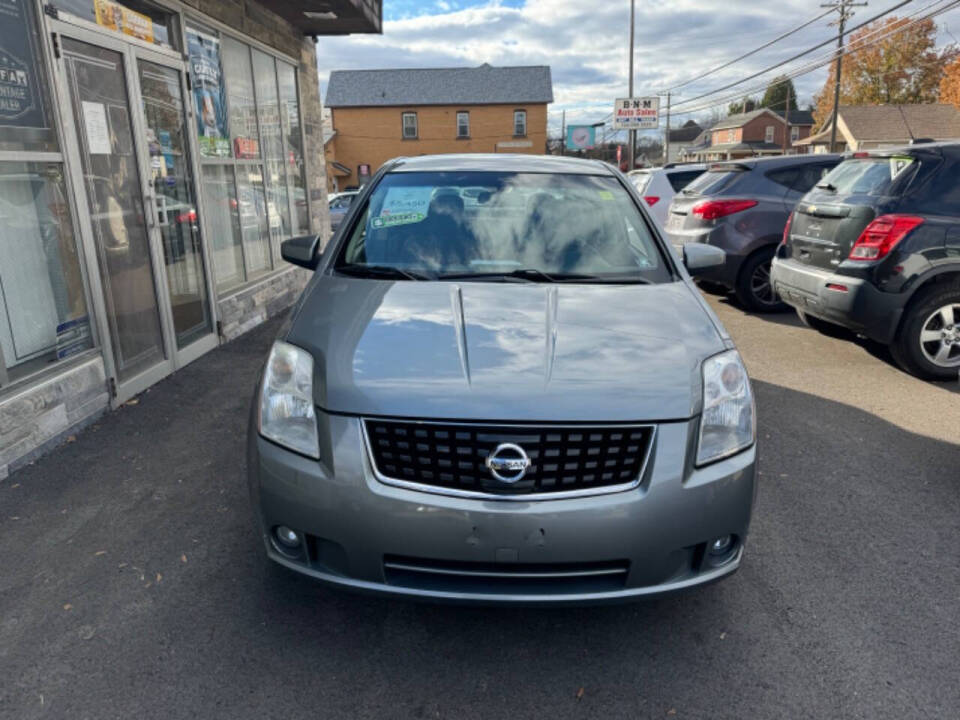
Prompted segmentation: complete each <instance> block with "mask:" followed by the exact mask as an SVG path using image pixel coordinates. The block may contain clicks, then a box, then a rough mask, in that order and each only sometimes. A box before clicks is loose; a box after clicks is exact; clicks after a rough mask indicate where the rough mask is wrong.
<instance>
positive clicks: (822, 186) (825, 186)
mask: <svg viewBox="0 0 960 720" xmlns="http://www.w3.org/2000/svg"><path fill="white" fill-rule="evenodd" d="M817 190H829V191H830V192H833V193H835V192H836V191H837V186H836V185H834V184H833V183H828V182H825V183H817Z"/></svg>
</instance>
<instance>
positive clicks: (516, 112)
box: [513, 108, 529, 138]
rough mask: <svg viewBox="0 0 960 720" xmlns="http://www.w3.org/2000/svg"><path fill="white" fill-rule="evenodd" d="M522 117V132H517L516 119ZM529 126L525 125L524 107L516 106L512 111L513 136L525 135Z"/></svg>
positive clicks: (523, 136) (525, 114)
mask: <svg viewBox="0 0 960 720" xmlns="http://www.w3.org/2000/svg"><path fill="white" fill-rule="evenodd" d="M521 117H522V118H523V132H522V133H518V132H517V119H518V118H521ZM528 130H529V128H528V127H527V110H526V108H516V109H515V110H514V111H513V136H514V137H516V138H521V137H522V138H525V137H527V132H528Z"/></svg>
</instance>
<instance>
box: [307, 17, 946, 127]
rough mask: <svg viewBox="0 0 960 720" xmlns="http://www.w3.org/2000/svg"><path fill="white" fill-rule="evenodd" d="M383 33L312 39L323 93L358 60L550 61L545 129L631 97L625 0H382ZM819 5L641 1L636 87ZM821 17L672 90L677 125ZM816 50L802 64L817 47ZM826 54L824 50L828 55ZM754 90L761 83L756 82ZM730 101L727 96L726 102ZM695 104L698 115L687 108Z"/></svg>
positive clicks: (787, 25)
mask: <svg viewBox="0 0 960 720" xmlns="http://www.w3.org/2000/svg"><path fill="white" fill-rule="evenodd" d="M930 2H931V0H914V2H912V3H911V4H910V5H907V6H905V7H904V8H902V9H901V10H900V11H899V13H895V14H901V15H902V14H905V13H909V12H916V11H917V10H919V9H921V8H923V7H924V6H926V5H928V4H929V3H930ZM894 4H896V0H873V2H871V3H870V6H869V7H866V8H858V9H857V15H856V16H855V17H854V19H853V21H852V23H853V24H856V23H857V22H859V21H861V20H864V19H867V18H869V17H872V16H873V15H875V14H878V13H879V12H881V11H882V10H885V9H887V8H889V7H891V6H892V5H894ZM383 6H384V9H383V13H384V24H383V35H350V36H345V37H321V38H320V42H319V44H318V46H317V56H318V57H317V62H318V67H319V70H320V83H321V91H322V93H324V94H325V93H326V83H327V78H328V77H329V73H330V71H331V70H353V69H366V68H422V67H475V66H478V65H481V64H483V63H485V62H486V63H490V64H491V65H495V66H496V65H549V66H550V67H551V69H552V75H553V91H554V100H555V102H554V103H553V104H552V105H551V106H550V118H549V130H550V132H551V134H559V129H560V123H561V113H562V111H566V120H567V123H568V124H570V123H574V124H579V123H586V124H589V123H593V122H599V121H601V120H603V119H604V118H605V117H606V116H608V115H609V114H610V112H611V111H612V108H613V101H614V100H615V99H616V98H617V97H626V96H627V87H628V76H629V72H628V56H629V51H628V48H629V29H630V2H629V0H593V1H592V2H589V1H586V0H384V1H383ZM821 12H823V10H822V9H821V8H820V3H819V2H818V1H817V0H778V1H777V2H773V3H758V2H756V0H672V1H671V2H652V1H651V0H637V3H636V25H635V28H636V30H635V34H636V38H635V52H634V87H635V90H634V95H637V96H642V95H654V94H657V92H658V91H661V90H663V89H665V88H668V87H674V86H677V85H680V84H681V83H685V82H686V81H688V80H690V79H692V78H694V77H695V76H697V75H699V74H701V73H703V72H705V71H707V70H709V69H711V68H714V67H716V66H718V65H721V64H723V63H725V62H726V61H728V60H731V59H733V58H735V57H737V56H738V55H741V54H743V53H745V52H747V51H748V50H752V49H753V48H755V47H758V46H760V45H762V44H764V43H765V42H767V41H768V40H772V39H774V38H775V37H777V36H778V35H780V34H782V33H784V32H787V31H788V30H791V29H793V28H795V27H797V26H798V25H801V24H802V23H804V22H806V21H808V20H811V19H813V18H814V17H815V16H817V15H819V14H820V13H821ZM832 19H833V18H832V17H831V16H827V17H824V18H821V19H820V20H818V21H816V22H814V23H813V24H811V25H810V26H809V27H807V28H805V29H803V30H801V31H800V32H798V33H796V34H794V35H791V36H790V37H789V38H786V39H784V40H782V41H780V42H777V43H776V44H774V45H773V46H772V47H770V48H769V49H767V50H764V51H762V52H760V53H757V54H756V55H754V56H752V57H750V58H748V59H746V60H744V61H742V62H738V63H736V64H734V65H732V66H731V67H730V68H728V69H726V70H722V71H720V72H717V73H715V74H712V75H710V76H709V77H706V78H703V79H702V80H697V81H694V82H691V83H689V84H684V85H683V87H681V88H679V89H678V91H677V93H676V94H675V95H674V96H673V101H672V102H673V103H674V107H673V111H674V112H673V119H672V121H671V126H673V127H675V126H676V125H677V124H681V123H683V122H684V121H686V120H687V119H690V118H694V119H703V118H704V117H705V116H706V115H708V114H709V110H698V108H701V107H702V106H703V105H704V104H705V103H708V102H711V101H712V100H716V99H717V98H720V99H726V100H727V101H728V100H729V98H727V96H729V95H732V94H734V93H739V92H742V91H745V90H756V92H754V93H752V94H756V95H759V94H761V93H762V86H763V85H764V84H765V81H767V80H769V79H770V78H771V77H773V76H774V75H776V73H777V71H773V72H771V73H768V74H766V75H762V76H760V77H758V78H757V79H755V80H752V81H750V82H747V83H745V84H744V85H741V86H737V87H734V88H732V89H731V90H728V91H725V92H724V93H722V94H720V95H719V96H716V97H714V98H708V99H706V100H698V99H697V96H699V95H701V94H703V93H705V92H708V91H711V90H714V89H716V88H719V87H722V86H724V85H727V84H728V83H732V82H734V81H736V80H739V79H740V78H743V77H745V76H747V75H751V74H753V73H754V72H757V71H759V70H762V69H764V68H766V67H768V66H770V65H773V64H774V63H777V62H780V61H781V60H784V59H786V58H788V57H790V56H791V55H794V54H796V53H798V52H800V51H802V50H805V49H807V48H808V47H811V46H813V45H816V44H817V43H819V42H822V41H825V40H828V39H830V38H835V37H836V28H835V27H834V26H831V25H830V24H829V23H830V22H831V20H832ZM937 22H938V25H939V26H940V35H941V36H943V37H944V38H945V39H944V40H943V41H944V42H946V41H949V40H951V35H950V32H949V31H951V30H952V31H953V33H955V34H957V35H960V12H958V11H956V10H955V11H952V12H948V13H946V14H945V15H942V16H941V17H940V18H938V20H937ZM829 51H830V48H829V47H824V48H823V49H822V50H819V51H816V52H814V53H812V54H811V55H810V56H808V58H807V59H805V60H803V61H796V62H794V63H793V64H791V65H788V66H787V69H789V68H791V67H798V66H799V65H800V64H802V63H803V62H808V61H809V59H810V58H815V57H821V56H825V55H824V54H825V53H829ZM825 57H826V56H825ZM825 78H826V70H825V69H821V70H817V71H815V72H812V73H810V74H807V75H804V76H802V77H799V78H797V79H796V80H794V83H795V85H796V88H797V94H798V96H799V99H800V104H801V107H804V106H806V104H807V103H809V102H810V101H811V99H812V96H813V94H814V93H815V92H816V91H818V90H819V89H820V87H821V86H822V85H823V82H824V80H825ZM758 88H759V89H758ZM725 107H726V102H724V103H723V108H724V109H725ZM692 110H698V112H695V113H692V114H691V113H690V111H692Z"/></svg>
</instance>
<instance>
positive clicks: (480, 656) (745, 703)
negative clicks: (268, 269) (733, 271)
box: [0, 297, 960, 720]
mask: <svg viewBox="0 0 960 720" xmlns="http://www.w3.org/2000/svg"><path fill="white" fill-rule="evenodd" d="M710 301H711V303H712V305H713V306H714V307H715V309H716V310H717V312H718V314H719V315H720V317H721V319H722V320H723V322H724V323H725V324H726V325H727V328H728V329H729V330H730V332H731V333H732V334H733V336H734V337H735V339H736V340H737V342H738V345H739V347H740V349H741V352H742V353H743V355H744V357H745V359H746V362H747V365H748V368H749V370H750V373H751V375H752V376H753V378H754V382H755V389H756V393H757V402H758V412H759V417H760V441H761V445H760V463H761V472H762V477H761V481H762V482H761V487H760V491H759V497H758V504H757V507H756V511H755V516H754V524H753V528H752V533H751V537H750V540H749V544H748V548H747V555H746V559H745V563H744V566H743V567H742V569H741V570H740V572H739V573H737V574H736V575H734V576H733V577H732V578H730V579H729V580H727V581H725V582H722V583H719V584H716V585H713V586H710V587H707V588H704V589H700V590H697V591H694V592H690V593H688V594H684V595H679V596H674V597H670V598H665V599H661V600H656V601H650V602H645V603H641V604H634V605H626V606H617V607H601V608H579V609H550V610H543V609H496V608H493V609H491V608H459V607H446V606H432V605H421V604H412V603H407V602H398V601H391V600H382V599H376V598H368V597H362V596H356V595H348V594H342V593H339V592H333V591H329V590H326V589H324V588H322V587H319V586H317V585H315V584H313V583H312V582H309V581H306V580H303V579H300V578H298V577H295V576H293V575H290V574H287V573H285V572H277V571H274V570H273V569H272V568H269V567H268V566H267V563H266V561H265V560H264V559H263V557H262V553H261V549H260V548H259V547H258V545H257V543H256V541H255V539H254V535H253V529H252V521H251V518H250V513H249V502H248V499H247V496H246V488H245V481H244V479H243V463H244V459H243V443H244V427H245V424H246V407H247V403H248V400H249V393H250V390H251V388H252V384H253V382H254V378H255V376H256V373H257V369H258V364H259V363H260V361H261V360H262V358H263V356H264V355H265V353H266V350H267V348H268V347H269V344H270V342H271V340H272V336H273V334H274V333H275V332H276V328H277V322H276V321H274V322H271V323H270V324H268V325H266V326H264V327H262V328H260V329H258V330H256V331H254V332H252V333H250V334H248V335H247V336H245V337H244V338H242V339H241V340H239V341H236V342H234V343H231V344H229V345H227V346H225V347H223V348H220V349H219V350H217V351H215V352H212V353H210V354H208V355H206V356H204V357H203V358H201V359H200V360H198V361H197V362H195V363H194V364H193V365H191V366H189V367H188V368H186V369H185V370H183V371H181V372H179V373H177V374H176V375H174V376H173V377H171V378H169V379H168V380H166V381H164V382H163V383H161V384H159V385H157V386H155V387H154V388H153V389H152V390H151V391H150V392H148V393H146V394H144V395H143V396H141V397H140V398H139V399H138V402H137V403H136V404H134V405H129V406H126V407H124V408H122V409H121V410H120V411H118V412H115V413H112V414H111V415H109V416H106V417H104V418H103V419H102V420H101V421H100V422H98V423H97V424H96V425H95V426H93V427H91V428H89V429H87V430H86V431H84V432H83V433H81V434H80V435H79V436H77V437H76V438H75V441H73V442H69V443H67V444H65V445H64V446H62V447H61V448H59V449H58V450H56V451H54V452H53V453H51V454H49V455H48V456H46V457H44V458H42V459H41V460H39V461H38V462H36V463H35V464H33V465H32V466H29V467H27V468H24V469H23V470H21V471H19V472H17V473H15V474H13V475H12V476H11V477H10V478H8V479H7V480H5V481H3V482H0V717H2V718H17V719H18V720H20V719H24V720H25V719H27V718H69V719H70V720H74V719H76V720H79V719H82V718H91V719H93V720H106V719H108V718H165V719H169V718H186V717H191V718H192V717H201V718H280V717H283V718H305V717H310V718H327V717H349V718H400V717H422V718H456V719H457V720H465V719H467V718H504V717H511V718H545V717H549V718H553V717H603V718H621V717H623V718H627V717H629V718H780V717H783V718H807V717H810V718H814V717H815V718H824V717H837V718H839V717H842V718H870V719H875V718H905V717H911V718H914V717H923V718H955V717H958V716H960V684H958V683H957V682H956V679H957V674H958V665H960V660H958V658H960V609H958V598H960V545H958V538H960V532H958V531H960V444H958V443H960V385H958V383H945V384H936V385H935V384H930V383H924V382H921V381H918V380H915V379H913V378H911V377H909V376H907V375H905V374H903V373H902V372H900V371H899V370H897V369H896V368H895V367H893V365H892V364H891V363H890V361H889V359H888V358H887V357H886V356H885V354H884V353H883V352H882V351H881V350H880V349H878V348H876V347H874V346H871V345H868V344H863V343H858V342H853V341H851V339H849V338H842V337H841V338H831V337H825V336H822V335H819V334H817V333H815V332H814V331H812V330H808V329H806V328H803V327H801V326H800V325H799V323H798V322H796V320H795V318H794V317H793V316H792V315H779V316H774V317H758V316H749V315H747V314H745V313H743V312H742V311H741V310H739V309H738V308H737V307H735V306H734V305H732V304H731V303H730V302H729V301H727V300H721V299H718V298H715V297H711V298H710Z"/></svg>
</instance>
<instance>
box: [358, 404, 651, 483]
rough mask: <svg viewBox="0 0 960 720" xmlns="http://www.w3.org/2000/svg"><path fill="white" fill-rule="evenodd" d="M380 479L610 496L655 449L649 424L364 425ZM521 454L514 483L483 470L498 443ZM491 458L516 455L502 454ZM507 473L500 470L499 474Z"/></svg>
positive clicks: (634, 479) (636, 474) (635, 477)
mask: <svg viewBox="0 0 960 720" xmlns="http://www.w3.org/2000/svg"><path fill="white" fill-rule="evenodd" d="M364 427H365V431H366V436H367V441H368V443H369V447H370V451H371V453H372V456H373V462H374V465H375V469H376V470H377V471H378V473H379V476H380V479H381V480H383V481H385V482H390V483H394V484H415V485H418V486H428V487H431V488H436V489H437V490H436V491H437V492H447V493H449V494H468V495H470V494H482V495H484V496H490V495H494V496H498V497H503V498H510V497H516V498H518V499H523V498H528V497H529V496H531V495H540V494H543V495H549V496H552V497H556V496H559V495H560V494H561V493H563V494H566V493H575V494H588V493H592V492H605V491H606V492H611V491H614V490H619V489H624V487H625V486H631V485H636V484H638V483H639V482H640V479H641V475H642V473H643V469H644V466H645V463H646V459H647V456H648V454H649V452H650V448H651V446H652V444H653V436H654V427H653V426H651V425H603V426H591V425H583V426H568V425H563V426H561V425H556V426H547V425H493V424H490V425H487V424H475V423H437V422H415V421H405V420H379V419H366V420H364ZM506 444H510V445H515V446H518V447H520V448H522V449H523V451H524V453H525V454H526V456H527V457H528V458H529V461H530V464H529V467H527V468H526V472H525V473H523V475H522V477H521V478H520V479H519V480H517V481H515V482H512V483H510V482H504V481H503V480H500V479H498V478H496V477H495V476H494V474H493V473H492V472H491V471H490V469H489V468H488V467H487V464H486V460H487V457H488V456H489V455H490V454H491V453H494V452H495V451H496V450H497V448H498V447H500V446H502V445H506ZM496 455H497V457H504V456H506V457H515V456H516V453H512V452H511V451H506V452H505V453H504V451H501V452H499V453H496ZM501 474H502V475H505V474H506V473H501Z"/></svg>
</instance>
